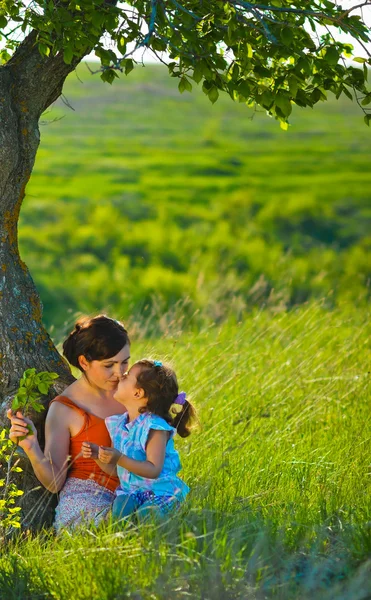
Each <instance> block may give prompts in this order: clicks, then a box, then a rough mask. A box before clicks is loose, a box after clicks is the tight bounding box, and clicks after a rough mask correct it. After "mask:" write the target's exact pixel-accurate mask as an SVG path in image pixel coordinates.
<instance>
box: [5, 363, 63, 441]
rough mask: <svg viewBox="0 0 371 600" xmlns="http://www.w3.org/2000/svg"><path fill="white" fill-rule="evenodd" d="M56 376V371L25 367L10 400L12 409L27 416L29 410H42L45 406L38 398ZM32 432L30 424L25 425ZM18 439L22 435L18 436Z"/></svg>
mask: <svg viewBox="0 0 371 600" xmlns="http://www.w3.org/2000/svg"><path fill="white" fill-rule="evenodd" d="M57 378H58V375H57V373H49V372H48V371H42V372H41V373H36V369H27V370H26V371H25V372H24V373H23V375H22V377H21V380H20V382H19V388H18V391H17V393H16V395H15V396H14V398H13V402H12V411H13V412H17V410H20V411H21V412H22V413H23V414H24V415H25V416H28V413H29V411H30V410H34V411H36V412H42V411H43V410H44V409H45V407H44V406H43V405H42V404H41V402H40V399H41V397H42V396H45V395H46V394H47V393H48V392H49V388H50V386H51V385H52V384H53V381H54V380H55V379H57ZM27 428H28V430H29V432H30V433H32V427H31V425H28V426H27ZM19 439H20V440H22V439H24V437H21V438H19Z"/></svg>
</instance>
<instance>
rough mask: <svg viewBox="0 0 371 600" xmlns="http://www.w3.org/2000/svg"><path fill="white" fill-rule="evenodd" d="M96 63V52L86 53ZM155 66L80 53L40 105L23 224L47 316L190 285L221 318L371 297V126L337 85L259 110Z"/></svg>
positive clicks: (200, 302) (141, 299)
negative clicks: (310, 100) (316, 97)
mask: <svg viewBox="0 0 371 600" xmlns="http://www.w3.org/2000/svg"><path fill="white" fill-rule="evenodd" d="M91 67H92V68H95V65H91ZM194 88H195V89H194V90H193V92H192V94H189V93H187V92H185V93H184V94H182V95H180V94H179V92H178V90H177V81H176V80H174V79H171V78H170V77H169V76H168V74H167V71H166V69H165V68H163V67H162V66H156V65H152V66H147V67H145V68H141V67H140V66H139V67H137V68H136V69H135V70H134V71H133V72H132V73H130V75H129V76H128V77H125V76H123V77H122V78H121V79H120V80H116V81H115V83H114V85H112V86H109V85H107V84H103V83H102V82H101V81H100V78H99V75H93V76H92V75H91V74H90V72H89V71H88V69H87V66H86V65H81V66H80V67H79V69H78V70H77V74H73V75H72V76H71V77H70V78H69V80H68V82H67V84H66V86H65V92H64V93H65V99H66V102H68V103H69V104H70V105H71V106H72V107H73V109H74V110H71V109H70V108H68V107H67V105H66V104H65V103H63V102H62V101H61V100H59V101H58V102H57V103H56V104H55V105H54V107H53V109H52V110H51V111H49V112H48V113H47V114H45V115H44V117H43V123H44V124H43V126H42V127H41V146H40V150H39V153H38V157H37V162H36V166H35V170H34V173H33V175H32V178H31V181H30V183H29V185H28V188H27V196H26V199H25V202H24V205H23V209H22V214H21V222H20V245H21V254H22V256H23V258H24V260H25V261H26V262H27V264H28V266H29V268H30V270H31V273H32V276H33V277H34V279H35V282H36V284H37V286H38V289H39V290H40V292H41V297H42V300H43V303H44V319H45V322H46V324H47V325H48V326H49V327H50V326H52V325H53V326H54V327H55V328H56V329H57V331H55V334H56V336H57V337H58V332H59V331H60V328H61V327H62V329H63V324H64V322H65V320H66V318H67V311H70V312H72V313H74V312H76V311H81V312H88V313H90V312H95V311H97V310H101V309H102V308H103V309H106V310H110V311H113V312H115V313H116V314H117V315H119V316H120V317H122V318H124V319H126V318H127V316H128V315H129V314H130V315H139V314H140V315H141V318H145V316H146V315H147V316H149V315H152V314H154V313H156V314H159V315H161V314H162V313H163V312H166V310H167V309H169V308H170V307H174V303H175V302H177V301H181V302H182V301H183V300H184V299H186V304H187V307H188V308H187V311H185V310H184V303H183V309H182V314H183V315H186V314H188V315H190V314H194V313H195V311H200V312H202V315H203V317H202V318H203V319H206V318H207V319H209V320H210V322H215V321H219V320H221V319H223V318H224V317H225V315H226V314H227V313H230V312H231V311H233V312H234V313H235V314H236V315H237V317H238V318H239V316H240V315H241V314H242V313H243V312H244V310H245V309H246V308H247V309H250V308H251V307H252V306H261V305H267V306H269V307H271V308H273V309H275V310H283V309H285V308H287V307H291V306H293V305H295V304H297V303H301V302H304V301H306V300H308V299H309V298H311V297H319V298H323V297H326V298H327V301H328V305H329V306H333V305H334V304H335V303H336V302H338V301H339V300H340V299H345V300H351V301H354V302H357V303H359V302H363V301H365V300H366V301H367V299H368V298H369V282H370V275H371V260H370V251H371V185H370V184H371V170H370V168H369V159H370V150H371V136H370V129H369V128H367V127H366V126H365V125H364V123H363V119H362V114H361V111H360V109H359V107H357V105H356V104H355V103H352V102H350V100H348V99H347V98H341V99H340V100H339V101H338V102H336V101H335V100H330V102H328V103H324V104H320V105H317V106H316V108H315V109H314V110H311V109H307V110H302V109H299V108H298V107H296V108H294V111H293V114H292V117H291V122H292V125H291V127H290V129H289V131H288V132H283V131H282V130H281V129H280V128H279V126H278V123H277V122H276V121H274V120H272V119H269V118H267V117H266V115H265V114H264V113H257V114H254V113H253V111H252V110H251V109H248V108H247V107H246V106H245V105H238V104H234V103H233V102H232V101H231V100H230V99H229V98H228V97H221V98H220V99H219V100H218V102H217V103H216V104H215V105H214V106H212V105H211V104H210V102H209V101H208V99H207V98H206V97H205V96H204V94H203V93H202V92H201V91H200V90H199V89H198V88H197V86H196V85H195V86H194Z"/></svg>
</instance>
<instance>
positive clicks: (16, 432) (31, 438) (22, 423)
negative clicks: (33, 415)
mask: <svg viewBox="0 0 371 600" xmlns="http://www.w3.org/2000/svg"><path fill="white" fill-rule="evenodd" d="M6 415H7V417H8V419H10V422H11V427H10V431H9V438H10V439H11V440H12V442H14V444H17V445H18V446H20V447H21V448H23V450H25V451H26V452H27V450H31V448H33V446H35V444H37V432H36V427H35V425H34V424H33V422H32V421H31V419H28V418H27V417H24V416H23V415H22V413H21V412H20V411H17V413H16V414H15V413H14V412H13V411H12V410H11V409H9V410H8V412H7V413H6ZM28 426H29V427H30V429H31V431H32V433H31V431H30V429H29V428H28ZM24 436H26V437H24ZM23 437H24V439H20V438H23Z"/></svg>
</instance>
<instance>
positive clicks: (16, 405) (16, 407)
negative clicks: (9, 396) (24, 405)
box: [12, 396, 21, 412]
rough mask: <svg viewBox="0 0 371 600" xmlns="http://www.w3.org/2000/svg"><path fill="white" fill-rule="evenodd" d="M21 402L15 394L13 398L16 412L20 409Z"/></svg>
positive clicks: (13, 406)
mask: <svg viewBox="0 0 371 600" xmlns="http://www.w3.org/2000/svg"><path fill="white" fill-rule="evenodd" d="M20 405H21V404H20V402H19V399H18V396H14V398H13V402H12V411H13V412H16V411H17V410H18V408H19V407H20Z"/></svg>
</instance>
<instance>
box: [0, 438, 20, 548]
mask: <svg viewBox="0 0 371 600" xmlns="http://www.w3.org/2000/svg"><path fill="white" fill-rule="evenodd" d="M8 434H9V430H8V429H5V428H4V429H2V431H0V474H1V476H0V539H1V538H3V537H4V534H6V533H7V532H9V531H10V528H12V527H14V528H18V529H19V528H20V526H21V515H20V511H21V507H20V506H14V505H15V498H16V497H18V496H23V491H22V490H19V489H18V488H17V486H16V484H15V483H12V482H11V481H10V476H11V473H21V472H22V469H21V467H19V466H18V462H19V461H16V462H15V463H14V464H13V456H14V444H13V442H12V441H11V440H10V439H9V437H8Z"/></svg>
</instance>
